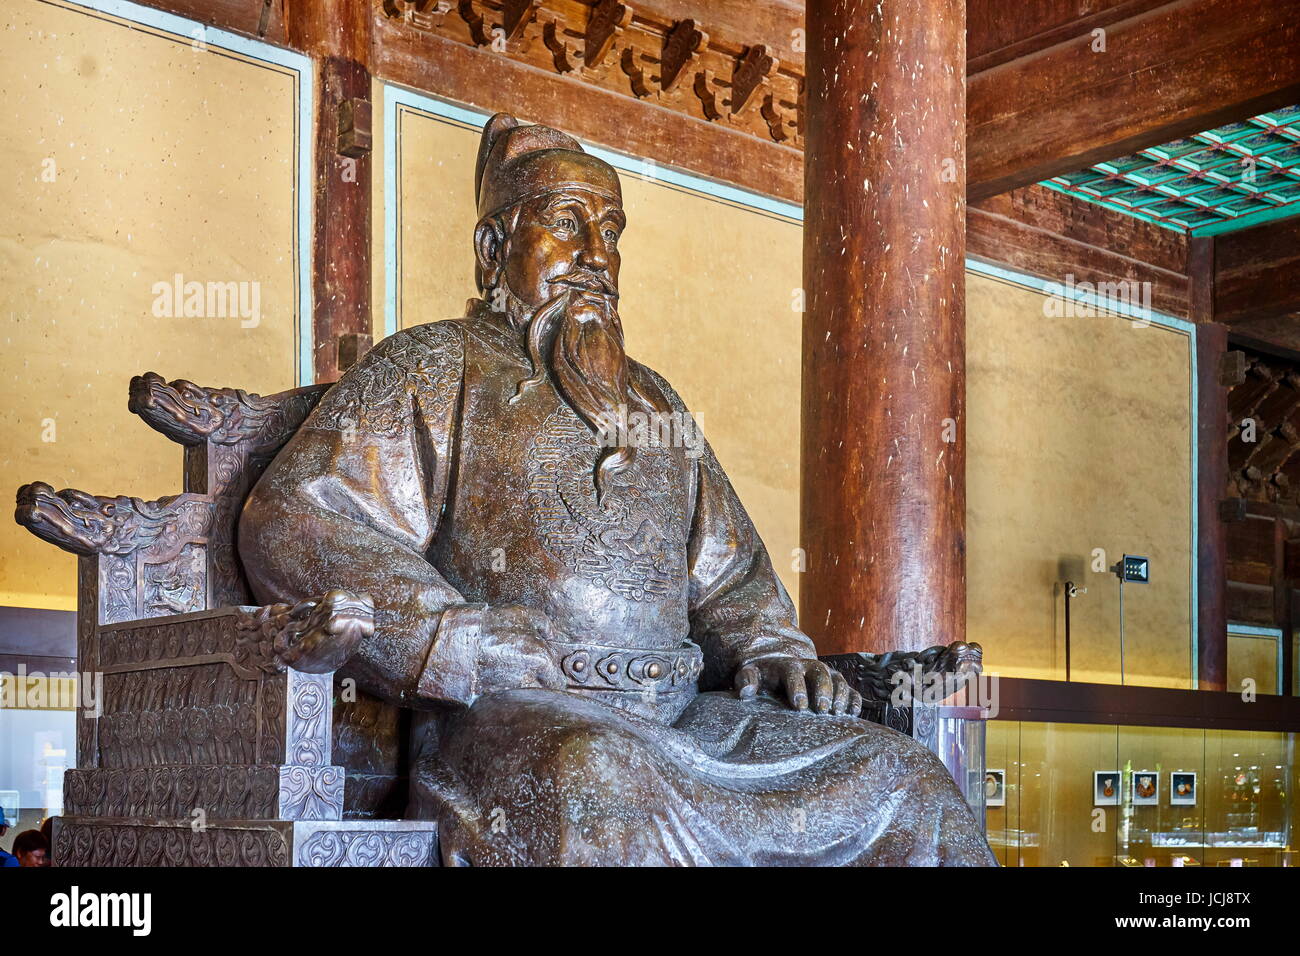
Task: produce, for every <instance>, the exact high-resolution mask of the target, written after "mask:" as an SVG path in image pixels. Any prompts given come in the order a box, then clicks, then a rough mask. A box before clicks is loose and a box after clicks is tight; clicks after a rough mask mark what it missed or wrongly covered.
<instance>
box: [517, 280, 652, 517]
mask: <svg viewBox="0 0 1300 956" xmlns="http://www.w3.org/2000/svg"><path fill="white" fill-rule="evenodd" d="M569 296H570V294H569V293H568V292H562V293H560V294H559V295H557V296H555V297H554V298H552V299H551V300H550V301H548V302H546V303H545V304H544V305H542V306H541V307H540V308H539V309H538V310H537V311H536V313H534V315H533V317H532V319H531V321H530V322H529V325H528V358H529V360H530V361H531V362H532V365H533V374H532V375H531V376H530V377H529V378H526V379H524V380H523V381H522V382H520V383H519V388H518V391H517V392H516V393H515V396H514V398H512V399H511V401H512V402H514V401H517V400H518V399H519V398H520V397H521V396H522V395H523V394H524V393H525V392H526V391H528V390H529V389H530V388H532V387H533V386H534V385H538V384H540V383H541V382H543V381H545V380H546V379H547V378H548V377H549V378H550V380H551V382H552V384H553V385H554V386H555V389H556V391H557V392H559V394H560V397H561V398H562V399H563V400H564V401H565V403H567V404H568V406H569V407H570V408H572V409H573V411H574V412H575V413H576V414H577V415H578V417H579V418H580V419H582V421H583V422H585V423H586V424H587V426H588V427H589V428H591V429H592V431H593V432H595V433H597V434H609V433H610V432H609V425H610V423H611V422H616V421H618V420H619V418H620V415H626V413H627V408H628V406H629V405H632V404H635V405H637V406H639V407H641V408H643V409H645V410H646V411H650V412H656V411H664V410H665V409H660V408H659V407H658V404H657V403H656V402H655V401H654V399H652V398H651V397H650V396H648V395H646V394H645V393H644V392H643V391H642V390H641V388H640V387H639V386H638V385H637V383H636V382H635V381H634V380H633V379H632V378H631V376H630V375H629V374H628V364H627V353H626V352H624V350H623V324H622V322H620V321H619V317H618V313H617V312H616V311H615V310H614V309H612V308H610V309H608V310H606V311H605V312H604V314H603V316H601V317H600V318H592V317H590V315H591V313H590V310H584V313H583V314H584V316H586V318H585V320H579V319H577V318H575V317H574V315H573V313H572V312H571V310H570V309H569ZM636 453H637V450H636V447H635V446H633V445H630V444H625V445H619V446H617V447H615V448H607V449H606V450H605V451H604V452H602V454H601V455H600V457H599V458H598V459H597V460H596V468H595V471H594V473H593V475H592V481H593V483H594V484H595V488H596V500H597V501H598V502H600V501H603V500H604V498H605V495H606V494H607V493H608V491H609V489H610V488H611V487H612V486H613V484H614V483H615V482H616V481H617V480H618V479H619V477H620V476H621V475H623V474H624V473H626V472H627V471H628V469H630V468H631V467H632V465H633V463H634V462H635V461H636Z"/></svg>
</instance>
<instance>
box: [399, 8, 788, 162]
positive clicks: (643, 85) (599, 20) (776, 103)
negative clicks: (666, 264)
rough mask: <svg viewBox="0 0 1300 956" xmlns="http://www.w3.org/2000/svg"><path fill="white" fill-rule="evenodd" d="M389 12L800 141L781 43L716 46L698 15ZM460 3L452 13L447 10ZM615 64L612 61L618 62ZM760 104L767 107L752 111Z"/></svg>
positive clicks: (741, 128) (557, 69)
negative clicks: (775, 50)
mask: <svg viewBox="0 0 1300 956" xmlns="http://www.w3.org/2000/svg"><path fill="white" fill-rule="evenodd" d="M381 2H382V4H383V10H384V13H385V15H386V16H387V17H389V18H390V19H392V20H394V21H400V22H401V23H402V24H403V25H404V26H406V25H409V26H412V27H414V28H416V29H422V30H427V31H429V32H432V33H435V34H436V35H438V36H439V37H441V38H442V39H444V40H448V41H451V42H456V43H462V44H466V45H468V46H472V47H480V48H481V47H490V48H491V49H492V52H493V53H494V54H496V55H498V56H505V57H508V58H510V59H512V60H517V61H520V62H522V63H525V64H527V65H529V66H532V67H535V68H538V69H542V70H546V71H548V72H553V73H556V74H560V75H562V76H569V77H575V78H578V79H580V80H581V81H582V82H585V83H589V84H592V85H593V86H597V87H600V88H603V89H606V90H610V91H613V92H617V93H619V94H621V95H623V96H632V97H636V98H637V99H647V98H651V97H653V98H655V99H656V100H657V101H658V102H659V103H660V104H661V105H662V106H664V107H665V108H667V109H671V110H675V111H678V112H682V113H686V114H688V115H691V116H695V117H699V118H703V119H705V120H708V121H710V122H725V123H727V125H728V126H730V127H733V128H734V129H736V130H737V131H738V132H743V133H748V134H749V135H752V136H755V137H758V138H761V139H764V140H767V141H770V142H776V143H782V144H786V145H794V146H796V147H797V146H798V145H799V141H800V138H801V136H802V125H803V120H802V105H801V102H800V93H799V90H800V89H801V87H802V77H801V76H800V75H799V74H798V73H795V72H793V71H791V70H790V69H788V68H787V69H786V70H785V71H784V72H782V70H781V65H780V61H779V60H778V59H777V57H776V56H774V55H773V54H772V52H771V48H770V47H768V46H766V45H764V44H762V43H753V44H750V45H747V46H743V47H741V50H742V53H741V54H740V55H739V56H737V54H736V52H735V50H736V46H735V45H733V44H732V43H731V42H729V43H728V44H727V45H726V46H725V47H716V48H715V47H713V46H710V39H709V34H708V33H707V32H706V30H705V29H704V28H703V24H702V23H701V21H700V20H698V19H696V18H683V19H680V20H674V21H671V22H664V21H662V20H658V19H657V18H656V17H657V15H656V13H655V12H654V11H651V12H650V13H645V12H644V11H642V12H640V13H638V12H637V11H641V7H638V6H634V4H631V3H624V2H621V0H587V2H584V3H576V2H563V3H562V2H559V0H454V3H452V2H451V0H440V2H439V3H437V4H436V5H435V4H434V3H433V2H432V0H381ZM452 9H454V11H455V13H454V14H453V15H451V16H446V17H445V18H444V17H443V16H442V14H443V13H446V12H449V11H450V10H452ZM609 67H612V69H611V68H609ZM754 104H758V107H759V108H757V109H751V108H750V107H751V106H753V105H754Z"/></svg>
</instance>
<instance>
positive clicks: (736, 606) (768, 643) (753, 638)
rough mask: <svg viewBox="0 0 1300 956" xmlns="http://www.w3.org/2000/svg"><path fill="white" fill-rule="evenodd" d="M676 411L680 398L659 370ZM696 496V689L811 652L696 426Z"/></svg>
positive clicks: (690, 556)
mask: <svg viewBox="0 0 1300 956" xmlns="http://www.w3.org/2000/svg"><path fill="white" fill-rule="evenodd" d="M652 376H653V378H654V380H655V383H656V384H657V385H658V386H659V389H660V391H661V392H663V394H664V396H665V397H666V398H667V399H668V401H669V404H670V405H671V406H672V408H673V410H674V411H676V412H678V413H679V414H681V415H683V416H688V415H689V414H690V413H689V412H688V411H687V409H686V406H685V404H684V403H683V402H682V400H681V398H680V397H678V395H677V393H676V392H675V391H673V389H672V387H671V386H670V385H668V383H667V382H665V381H664V380H663V378H661V377H660V376H659V375H657V374H653V373H652ZM696 437H697V439H698V442H699V444H698V445H697V446H696V449H695V450H696V452H697V458H696V459H695V470H696V475H695V503H694V512H693V514H692V516H691V532H690V540H689V543H688V553H687V561H688V571H689V574H690V617H691V640H693V641H695V643H697V644H699V645H700V648H701V649H702V650H703V651H704V673H703V675H702V676H701V679H700V686H701V689H704V690H714V689H727V688H730V687H731V686H732V680H733V678H734V676H735V673H736V671H737V670H738V669H739V668H740V667H741V665H743V664H746V663H748V662H750V661H754V660H758V659H760V658H764V657H798V658H804V659H816V657H817V649H816V648H815V647H814V645H813V642H812V640H811V639H810V638H809V637H808V636H807V635H806V634H804V633H803V632H802V631H800V630H799V626H798V622H797V615H796V613H795V609H794V603H793V602H792V601H791V600H790V596H789V594H787V593H786V590H785V586H784V585H783V584H782V583H781V579H780V578H778V577H777V575H776V572H775V571H774V570H773V568H772V562H771V559H770V558H769V557H768V554H767V549H766V548H765V547H764V546H763V541H762V539H761V538H759V536H758V532H757V531H756V530H755V528H754V523H753V522H752V521H751V520H750V518H749V515H748V514H747V513H746V511H745V508H744V506H743V505H742V504H741V503H740V499H739V498H738V497H737V495H736V492H735V490H734V489H733V488H732V487H731V482H730V481H729V480H728V479H727V475H726V473H725V472H724V471H723V470H722V465H720V464H719V463H718V459H717V458H716V457H715V456H714V454H713V449H712V448H711V447H709V445H708V443H707V442H705V441H704V440H703V437H702V436H699V435H698V432H697V433H696Z"/></svg>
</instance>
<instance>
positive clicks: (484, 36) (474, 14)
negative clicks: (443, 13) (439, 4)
mask: <svg viewBox="0 0 1300 956" xmlns="http://www.w3.org/2000/svg"><path fill="white" fill-rule="evenodd" d="M456 12H457V13H459V14H460V18H461V19H462V20H464V21H465V25H466V26H467V27H469V37H470V42H472V43H473V44H474V45H475V46H490V45H491V44H492V31H490V30H489V29H488V26H487V21H486V20H485V19H484V18H483V15H482V14H481V13H479V12H478V11H477V10H475V9H474V0H460V2H459V3H457V4H456Z"/></svg>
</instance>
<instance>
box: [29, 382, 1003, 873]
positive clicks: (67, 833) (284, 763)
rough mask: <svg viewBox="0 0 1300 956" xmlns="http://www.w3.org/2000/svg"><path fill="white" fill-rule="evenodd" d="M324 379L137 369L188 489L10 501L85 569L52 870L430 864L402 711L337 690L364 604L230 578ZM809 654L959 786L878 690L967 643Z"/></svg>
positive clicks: (960, 659)
mask: <svg viewBox="0 0 1300 956" xmlns="http://www.w3.org/2000/svg"><path fill="white" fill-rule="evenodd" d="M328 388H329V386H328V385H317V386H310V387H307V388H299V389H294V390H291V391H286V392H280V393H278V394H275V395H268V396H260V395H254V394H250V393H248V392H244V391H242V390H239V389H233V388H204V387H200V386H198V385H195V384H193V383H192V382H187V381H184V380H178V381H174V382H170V383H169V382H166V381H165V380H164V379H163V378H162V377H161V376H160V375H157V374H155V373H153V372H149V373H146V374H145V375H141V376H137V377H135V378H133V379H132V380H131V385H130V398H129V402H128V407H129V408H130V410H131V411H132V412H134V413H135V414H137V415H139V416H140V417H141V418H143V419H144V420H145V422H146V423H148V424H149V425H150V426H152V427H153V428H155V429H157V430H158V431H160V432H162V433H163V434H164V435H166V436H167V437H168V438H170V439H172V440H173V441H175V442H178V443H179V444H180V445H182V446H183V447H184V491H183V493H181V494H179V495H174V496H171V497H166V498H160V499H158V500H157V501H143V500H141V499H139V498H130V497H125V496H119V497H104V496H98V495H90V494H86V493H84V492H81V491H74V490H71V489H66V490H63V491H57V492H56V491H55V490H54V489H53V488H52V487H51V486H49V485H47V484H43V483H40V482H36V483H33V484H29V485H24V486H23V487H22V488H20V489H19V490H18V507H17V513H16V518H17V521H18V523H19V524H22V525H24V526H25V527H27V528H28V529H29V530H30V531H32V533H33V534H35V535H37V536H38V537H40V538H42V539H44V540H45V541H48V542H50V543H51V544H54V545H57V546H58V547H60V548H63V549H64V550H66V551H70V552H72V553H74V554H76V555H78V556H79V560H78V572H77V574H78V584H77V654H78V659H79V660H78V670H79V671H80V672H81V674H83V675H102V682H103V683H102V693H100V694H99V696H98V700H97V701H96V706H95V707H93V708H92V707H82V706H79V707H78V709H77V714H76V738H77V757H76V767H75V769H70V770H68V771H67V773H66V775H65V778H64V811H63V815H62V816H60V817H56V818H55V820H54V824H53V846H52V853H53V859H54V862H55V865H63V866H231V865H244V866H311V867H316V866H436V865H438V861H439V857H438V847H437V829H436V825H435V824H434V823H433V822H431V821H417V820H405V819H403V813H404V810H405V806H406V790H407V786H406V784H407V779H406V760H407V737H408V731H409V718H410V715H409V713H407V712H405V711H403V710H401V709H400V708H397V707H395V706H393V705H390V704H387V703H385V702H384V701H381V700H379V699H377V698H375V697H371V696H369V695H367V694H366V693H364V692H363V691H361V690H359V689H356V688H355V686H352V682H351V681H341V680H336V676H335V671H336V670H337V669H338V667H340V666H341V665H342V664H343V663H344V662H345V661H346V659H347V657H348V656H349V654H350V652H351V651H353V650H355V649H356V647H357V646H358V645H359V644H360V642H361V641H363V640H365V638H366V637H368V636H369V635H370V634H372V633H373V631H374V606H373V603H372V602H371V599H370V597H369V596H367V595H364V594H354V593H351V592H349V591H347V590H345V589H344V588H345V587H346V585H347V582H346V581H340V582H339V585H340V588H339V590H334V591H331V592H329V593H328V594H322V595H320V596H318V597H316V598H314V599H312V600H307V601H303V602H301V603H299V604H296V605H287V604H277V605H271V606H266V607H259V606H256V605H254V604H253V598H252V594H251V592H250V590H249V587H248V583H247V581H246V580H245V578H244V574H243V572H242V570H241V568H240V563H239V557H238V552H237V549H236V542H235V534H236V527H237V524H238V521H239V513H240V509H241V508H242V507H243V504H244V500H245V498H246V497H247V495H248V493H249V491H250V490H251V489H252V487H253V485H254V484H255V483H256V481H257V479H258V478H259V477H260V476H261V474H262V472H263V471H264V470H265V468H266V466H267V465H268V464H269V463H270V461H271V459H272V458H274V457H275V455H276V453H277V452H278V451H279V450H280V448H281V447H283V446H284V444H285V443H286V442H287V441H288V440H289V438H290V437H291V436H292V435H293V434H294V432H295V431H296V430H297V428H298V427H299V426H300V425H301V424H302V422H303V420H304V419H305V418H306V417H307V415H308V414H309V413H310V412H311V410H312V409H313V408H314V407H315V406H316V404H317V402H318V401H319V400H320V398H321V396H322V395H324V394H325V392H326V391H327V390H328ZM824 660H826V661H827V662H828V663H830V664H831V665H832V666H834V667H836V668H837V669H838V670H840V671H841V672H842V673H844V674H845V676H846V677H848V679H849V681H850V683H851V684H852V685H853V687H854V688H855V689H856V690H858V691H859V693H861V694H862V695H863V700H864V702H865V703H864V709H863V717H864V718H865V719H869V720H875V721H877V722H880V723H884V724H886V725H887V726H890V727H892V728H894V729H895V730H899V731H901V732H903V733H906V734H908V735H910V736H913V737H916V738H917V739H919V740H921V741H922V742H923V743H925V744H926V745H927V746H930V747H931V749H935V750H937V751H938V752H940V756H941V757H944V758H949V759H946V760H945V762H947V763H948V766H949V769H950V770H952V771H953V772H954V775H955V776H957V777H958V782H959V785H960V786H962V787H963V790H967V789H968V788H969V785H968V784H967V783H966V782H965V781H964V780H963V779H962V778H963V777H967V776H969V774H968V772H967V771H968V770H969V768H964V769H959V768H958V767H956V766H954V764H953V763H952V762H951V759H950V755H948V754H945V753H944V752H943V751H942V748H940V747H939V745H938V740H937V735H936V728H937V722H936V720H935V715H936V713H937V712H938V711H937V709H936V708H934V707H932V706H930V705H925V704H920V703H918V704H917V705H916V706H902V707H899V706H894V705H893V704H891V703H890V695H891V692H892V691H893V689H894V687H895V675H897V674H898V673H899V672H907V673H908V674H923V675H932V674H939V675H943V676H947V677H948V678H950V679H951V680H954V681H956V682H957V683H963V682H967V681H969V680H970V679H971V678H972V677H974V676H975V675H977V674H978V673H979V670H980V666H981V652H980V648H979V645H977V644H965V643H956V644H951V645H948V646H939V647H933V648H930V649H929V650H926V651H922V652H918V653H891V654H884V655H872V654H841V655H833V656H831V657H827V658H824ZM290 662H292V665H291V664H290ZM980 760H981V762H982V754H981V755H980ZM980 769H982V767H981V768H980ZM982 778H983V775H982V773H981V774H979V780H980V782H981V783H982Z"/></svg>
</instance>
